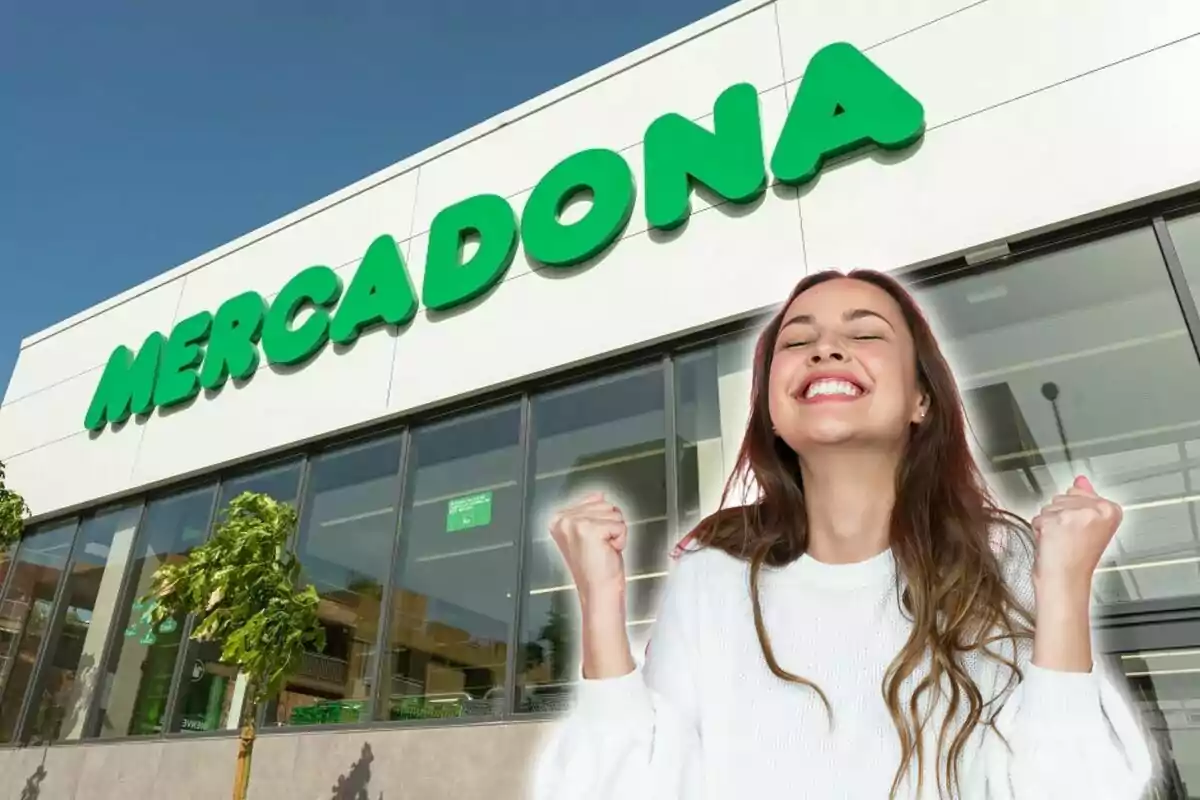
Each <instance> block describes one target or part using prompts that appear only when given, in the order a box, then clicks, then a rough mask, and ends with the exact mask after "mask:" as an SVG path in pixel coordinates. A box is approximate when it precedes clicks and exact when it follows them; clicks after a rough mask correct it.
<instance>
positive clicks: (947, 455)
mask: <svg viewBox="0 0 1200 800" xmlns="http://www.w3.org/2000/svg"><path fill="white" fill-rule="evenodd" d="M750 403H751V405H750V420H749V424H748V426H747V428H746V434H745V437H744V439H743V442H742V447H741V451H740V454H739V458H738V462H737V470H736V472H735V477H734V479H733V480H731V481H730V483H729V486H728V488H727V494H728V492H729V490H730V489H732V487H733V486H734V485H735V484H736V482H737V477H738V475H739V474H740V475H741V476H742V477H744V478H745V479H748V480H749V479H752V480H753V482H754V483H755V484H756V486H757V487H758V490H759V491H758V495H757V497H756V498H755V499H753V500H751V501H749V502H746V503H745V504H744V505H738V504H733V505H726V504H724V503H722V506H723V507H722V508H720V509H719V510H717V511H716V513H714V514H712V515H710V516H709V517H707V518H706V519H704V520H702V521H701V522H700V523H699V525H698V526H697V527H696V528H695V529H694V530H693V532H692V533H691V534H690V535H689V536H688V537H687V539H688V540H690V546H689V547H688V548H687V549H688V551H689V552H687V554H686V555H684V556H683V558H682V560H681V564H680V566H679V568H678V570H676V571H675V573H674V574H673V575H672V577H671V578H670V581H669V584H668V586H667V589H666V593H665V597H664V599H663V601H662V607H661V609H660V611H659V615H658V620H657V623H656V625H655V628H654V638H653V639H652V640H651V645H650V648H649V650H648V652H647V656H646V663H645V666H644V667H640V666H638V665H637V663H636V662H635V660H634V658H633V656H632V652H631V648H630V643H629V640H628V635H627V632H626V628H627V622H626V620H627V616H626V609H625V590H626V589H625V587H626V583H627V578H626V568H625V551H626V549H627V548H628V547H629V545H630V544H631V543H632V541H633V540H632V539H631V536H630V525H629V523H628V522H627V518H626V516H625V514H624V513H623V512H622V509H621V508H620V506H619V505H617V504H615V503H614V501H613V500H611V499H608V498H607V497H606V496H605V493H604V492H603V491H600V492H593V493H590V494H588V495H586V496H584V497H583V498H582V499H579V500H577V501H576V502H575V503H574V504H573V505H570V506H567V507H565V508H562V509H560V510H559V511H558V513H557V514H555V515H554V516H553V517H552V518H551V521H550V528H551V535H552V538H553V540H554V542H555V543H556V544H557V545H558V548H559V550H560V551H561V553H562V556H563V559H564V561H565V562H566V566H567V569H568V570H569V571H570V573H571V576H572V577H573V579H574V580H573V583H574V587H575V589H576V591H577V594H578V598H579V607H580V619H581V636H580V639H581V644H582V674H583V677H584V681H583V684H582V685H581V686H580V687H579V697H580V702H579V705H578V707H577V709H576V711H575V712H574V714H573V715H572V717H571V718H569V720H568V721H567V722H566V723H565V724H564V725H563V726H562V727H561V728H560V730H559V731H558V733H557V736H556V737H555V738H554V739H553V740H552V741H551V743H550V745H549V747H548V749H547V751H546V752H545V753H544V755H543V760H542V762H541V767H540V769H539V771H538V773H537V778H536V786H537V789H536V796H537V797H540V798H546V799H547V800H549V798H555V797H562V796H571V797H586V798H597V800H599V798H609V797H618V796H619V797H645V798H651V797H655V798H662V797H668V798H677V799H678V800H693V799H694V798H701V797H725V796H732V795H733V793H734V792H736V791H748V792H749V793H751V794H754V795H756V796H757V795H761V796H764V797H775V796H799V797H827V796H829V795H831V794H832V793H834V792H837V793H839V794H845V795H847V796H853V797H885V796H886V797H891V798H926V797H935V796H936V797H966V798H971V800H975V799H976V798H979V799H980V800H983V799H984V798H986V799H987V800H999V799H1000V798H1009V797H1010V796H1015V797H1019V798H1034V797H1052V796H1065V795H1067V794H1069V793H1075V792H1080V791H1082V793H1083V794H1086V795H1087V796H1089V797H1097V798H1112V799H1113V800H1138V798H1139V797H1140V796H1141V793H1142V791H1143V790H1144V788H1145V787H1146V786H1147V785H1148V781H1149V778H1150V775H1151V764H1150V755H1149V750H1148V748H1147V746H1146V743H1145V740H1144V738H1143V735H1142V732H1141V731H1140V729H1139V727H1138V725H1137V724H1136V722H1135V721H1134V718H1133V715H1132V713H1131V712H1130V709H1129V707H1128V704H1127V703H1126V702H1125V700H1124V699H1123V698H1122V697H1121V695H1120V693H1119V692H1118V691H1117V690H1116V689H1115V688H1114V684H1112V683H1111V682H1110V679H1109V678H1108V677H1107V676H1106V675H1104V674H1101V673H1100V671H1099V670H1093V656H1092V652H1091V632H1090V619H1089V615H1088V602H1089V596H1090V591H1091V582H1092V574H1093V572H1094V570H1095V568H1096V566H1097V562H1098V561H1099V559H1100V556H1101V553H1102V551H1103V550H1104V549H1105V548H1106V547H1107V545H1108V544H1109V542H1110V541H1111V539H1112V537H1113V535H1114V534H1115V532H1116V529H1117V526H1118V525H1119V523H1120V519H1121V513H1120V508H1119V507H1118V506H1117V505H1116V504H1115V503H1113V502H1111V501H1109V500H1106V499H1104V498H1101V497H1099V496H1098V495H1097V494H1096V492H1095V490H1094V488H1093V487H1092V485H1091V483H1090V482H1089V481H1088V480H1087V479H1086V478H1083V477H1080V478H1078V479H1076V481H1075V483H1074V484H1073V485H1072V487H1071V488H1070V489H1067V490H1066V491H1065V492H1064V493H1063V494H1060V495H1057V496H1056V497H1054V498H1053V499H1052V500H1051V501H1050V502H1049V503H1048V504H1047V505H1046V507H1045V508H1043V509H1042V511H1041V513H1039V514H1038V516H1037V517H1035V518H1034V520H1033V524H1032V528H1031V527H1030V525H1029V524H1028V523H1025V522H1024V521H1022V520H1021V519H1020V518H1018V517H1015V516H1013V515H1011V514H1008V513H1007V512H1005V511H1003V510H1001V509H1000V508H999V507H998V506H997V505H996V504H995V502H994V501H993V500H992V498H991V496H990V494H989V492H988V489H987V487H986V485H985V484H984V481H983V477H982V475H981V473H980V471H979V470H978V469H977V467H976V465H975V462H974V459H973V457H972V453H971V450H970V447H969V445H968V442H967V435H966V422H965V417H964V412H963V407H962V401H961V399H960V396H959V392H958V387H957V385H956V382H955V379H954V376H953V375H952V373H951V371H950V367H949V364H948V363H947V361H946V359H945V357H944V356H943V355H942V352H941V349H940V348H939V346H938V343H937V341H936V340H935V338H934V335H933V332H932V330H931V328H930V326H929V324H928V322H927V321H926V320H925V318H924V316H923V315H922V313H921V311H920V309H919V308H918V307H917V305H916V303H915V301H914V300H913V299H912V297H911V296H910V295H909V294H908V292H907V291H906V290H905V289H904V288H902V287H901V285H900V284H899V283H898V282H897V281H896V280H895V279H893V278H890V277H888V276H885V275H882V274H880V273H877V272H869V271H856V272H851V273H850V274H849V275H848V276H842V275H840V274H838V273H833V272H827V273H818V274H816V275H811V276H809V277H808V278H806V279H804V280H803V281H801V282H800V284H799V285H798V286H797V287H796V289H795V290H794V291H793V292H792V294H791V296H790V297H789V298H788V299H787V301H786V302H785V303H784V305H783V307H782V308H781V309H780V311H779V312H778V313H777V314H776V315H775V316H774V317H773V318H772V320H771V321H770V322H769V323H768V324H767V326H766V328H765V329H764V330H763V332H762V334H761V335H760V337H759V340H758V346H757V349H756V355H755V362H754V373H753V383H752V391H751V401H750ZM1035 542H1036V545H1035ZM1035 546H1036V557H1037V560H1038V572H1037V575H1036V576H1035V575H1034V572H1033V563H1034V557H1035V553H1034V548H1035ZM746 582H748V583H749V592H748V593H747V592H746V591H745V585H746ZM747 594H748V596H747ZM1035 597H1036V601H1037V605H1036V611H1035V606H1034V601H1035ZM880 676H882V682H880ZM731 685H733V686H737V687H738V689H739V690H738V699H737V703H738V706H739V713H737V714H734V713H732V710H731V708H729V707H728V704H727V703H726V702H722V701H721V699H719V698H720V697H721V695H720V694H719V692H720V688H721V687H727V686H731ZM797 689H799V690H801V691H796V690H797ZM847 721H849V724H846V723H847ZM864 754H870V756H871V757H870V758H869V759H868V760H867V762H866V764H864V762H863V760H862V756H863V755H864ZM868 764H869V766H868ZM1010 793H1011V794H1010Z"/></svg>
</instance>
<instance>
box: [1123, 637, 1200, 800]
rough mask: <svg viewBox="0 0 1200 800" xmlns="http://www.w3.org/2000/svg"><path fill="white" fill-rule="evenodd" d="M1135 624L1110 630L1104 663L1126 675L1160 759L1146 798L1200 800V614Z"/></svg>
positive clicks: (1134, 702) (1149, 799)
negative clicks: (1199, 799) (1197, 799)
mask: <svg viewBox="0 0 1200 800" xmlns="http://www.w3.org/2000/svg"><path fill="white" fill-rule="evenodd" d="M1170 616H1171V617H1174V619H1170V620H1166V621H1162V620H1160V621H1141V622H1136V623H1135V622H1134V621H1133V620H1130V621H1129V623H1130V624H1127V625H1123V626H1116V627H1115V628H1110V629H1109V630H1107V631H1104V629H1103V628H1102V631H1103V633H1102V636H1104V637H1105V638H1107V641H1106V642H1105V643H1104V644H1105V646H1106V649H1107V650H1108V652H1107V653H1105V654H1104V659H1105V661H1106V662H1107V665H1108V667H1109V669H1110V670H1111V674H1119V675H1122V676H1124V678H1125V681H1126V685H1127V687H1128V691H1129V697H1130V700H1131V701H1132V703H1133V704H1134V706H1135V708H1136V709H1137V710H1138V711H1139V712H1140V714H1141V719H1142V724H1143V726H1144V727H1145V730H1146V734H1147V736H1148V737H1149V739H1150V744H1151V747H1152V748H1153V750H1154V755H1155V758H1156V762H1157V764H1156V769H1155V781H1154V784H1153V785H1152V786H1151V788H1150V790H1149V791H1148V792H1147V793H1146V795H1145V796H1144V800H1196V798H1200V614H1197V615H1196V616H1194V617H1191V618H1188V617H1187V616H1184V615H1181V614H1171V615H1170Z"/></svg>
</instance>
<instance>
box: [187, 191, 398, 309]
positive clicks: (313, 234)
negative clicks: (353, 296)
mask: <svg viewBox="0 0 1200 800" xmlns="http://www.w3.org/2000/svg"><path fill="white" fill-rule="evenodd" d="M416 191H417V176H416V171H415V170H414V171H412V172H407V173H405V174H403V175H400V176H398V177H396V178H392V179H391V180H390V181H387V182H386V183H381V184H379V185H378V186H376V187H374V188H372V189H368V190H366V191H365V192H363V193H362V194H359V195H355V196H354V197H351V198H349V199H348V200H344V201H342V202H340V203H338V204H337V205H335V206H333V207H332V208H328V209H326V210H324V211H322V212H320V213H319V214H315V215H313V216H311V217H309V218H308V219H304V220H301V221H300V222H297V223H296V224H294V225H291V226H289V227H287V228H284V229H283V230H281V231H278V232H276V233H272V234H271V235H269V236H266V237H265V238H263V239H260V240H258V241H257V242H254V243H253V244H250V245H248V246H246V247H244V248H242V249H241V250H237V251H235V252H233V253H230V254H229V255H227V256H225V257H224V258H220V259H218V260H216V261H214V262H213V263H211V264H209V265H207V266H205V267H203V268H201V269H198V270H196V271H195V272H192V273H190V274H189V275H188V276H187V277H186V279H185V285H184V289H183V297H182V299H181V300H180V302H179V316H178V317H177V319H184V318H186V317H188V316H191V315H192V314H196V313H199V312H201V311H210V312H215V311H216V310H217V307H218V306H220V305H221V303H223V302H225V301H226V300H228V299H229V298H230V297H233V296H234V295H237V294H240V293H241V292H245V291H249V290H253V291H256V292H258V293H260V294H262V295H263V296H264V297H270V296H274V295H275V294H276V293H278V292H279V290H280V289H282V288H283V285H284V284H285V283H287V282H288V280H289V279H290V278H291V277H292V276H293V275H295V274H296V273H297V272H299V271H300V270H302V269H304V268H305V267H311V266H315V265H318V264H320V265H323V266H327V267H331V268H333V269H338V268H339V267H344V266H346V265H348V264H353V263H357V262H358V261H359V259H361V258H362V256H363V253H364V252H366V249H367V245H369V244H370V243H371V241H372V240H374V239H375V237H376V236H379V235H381V234H385V233H389V234H391V235H392V236H393V237H395V239H396V241H397V242H401V241H404V240H406V239H408V236H409V228H410V227H411V225H412V212H413V203H414V201H415V199H416Z"/></svg>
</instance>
